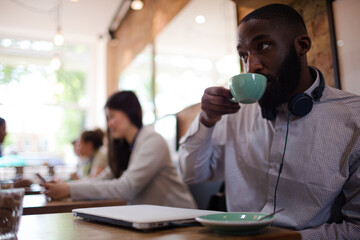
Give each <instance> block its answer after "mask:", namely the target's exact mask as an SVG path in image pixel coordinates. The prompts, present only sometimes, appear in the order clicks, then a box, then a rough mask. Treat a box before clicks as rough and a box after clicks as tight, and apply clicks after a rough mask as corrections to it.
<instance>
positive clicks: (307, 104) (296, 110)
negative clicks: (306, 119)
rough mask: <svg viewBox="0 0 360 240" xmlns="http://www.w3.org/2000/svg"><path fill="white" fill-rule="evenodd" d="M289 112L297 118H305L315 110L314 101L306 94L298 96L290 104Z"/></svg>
mask: <svg viewBox="0 0 360 240" xmlns="http://www.w3.org/2000/svg"><path fill="white" fill-rule="evenodd" d="M288 108H289V111H290V112H291V114H293V115H295V116H297V117H303V116H305V115H306V114H308V113H309V112H311V109H312V108H313V100H312V98H311V97H310V96H309V95H308V94H306V93H299V94H296V95H295V96H294V97H292V98H291V100H290V101H289V104H288Z"/></svg>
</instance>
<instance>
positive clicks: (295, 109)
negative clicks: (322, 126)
mask: <svg viewBox="0 0 360 240" xmlns="http://www.w3.org/2000/svg"><path fill="white" fill-rule="evenodd" d="M310 71H312V75H313V74H315V76H316V72H318V73H319V78H320V83H319V86H317V87H316V88H315V89H314V90H313V91H312V92H311V95H312V96H310V95H309V94H307V93H298V94H295V96H293V97H292V98H291V99H290V101H289V102H288V109H289V111H290V113H291V114H292V115H294V116H297V117H303V116H305V115H307V114H308V113H309V112H311V110H312V108H313V102H314V101H319V100H320V98H321V97H322V94H323V91H324V89H325V80H324V76H323V75H322V73H321V72H320V70H319V69H317V68H315V67H314V69H313V68H310ZM261 113H262V116H263V118H265V119H267V120H274V119H275V118H276V109H264V108H262V109H261Z"/></svg>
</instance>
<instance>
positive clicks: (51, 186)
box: [41, 181, 70, 200]
mask: <svg viewBox="0 0 360 240" xmlns="http://www.w3.org/2000/svg"><path fill="white" fill-rule="evenodd" d="M41 185H42V186H43V187H45V188H46V192H45V194H46V196H48V197H51V199H53V200H59V199H62V198H68V197H70V185H69V184H67V183H66V182H63V181H60V182H53V181H51V182H46V183H43V184H41Z"/></svg>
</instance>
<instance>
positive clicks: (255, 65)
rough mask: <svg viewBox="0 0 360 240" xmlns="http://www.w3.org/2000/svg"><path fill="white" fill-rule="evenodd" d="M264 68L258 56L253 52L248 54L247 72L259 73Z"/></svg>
mask: <svg viewBox="0 0 360 240" xmlns="http://www.w3.org/2000/svg"><path fill="white" fill-rule="evenodd" d="M263 69H264V66H263V64H262V63H261V60H260V58H259V57H258V56H256V55H254V54H249V56H248V72H250V73H259V72H260V71H261V70H263Z"/></svg>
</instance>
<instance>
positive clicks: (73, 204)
mask: <svg viewBox="0 0 360 240" xmlns="http://www.w3.org/2000/svg"><path fill="white" fill-rule="evenodd" d="M125 204H126V202H125V201H123V200H116V199H115V200H100V201H72V200H71V199H64V200H61V201H47V199H46V196H45V195H44V194H38V195H25V196H24V203H23V215H32V214H45V213H65V212H71V211H72V210H73V209H75V208H88V207H106V206H119V205H125Z"/></svg>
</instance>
